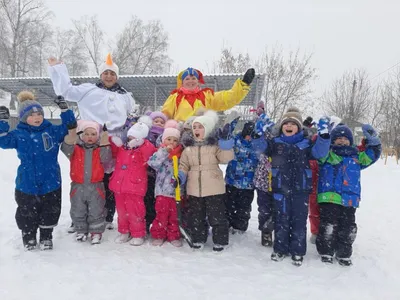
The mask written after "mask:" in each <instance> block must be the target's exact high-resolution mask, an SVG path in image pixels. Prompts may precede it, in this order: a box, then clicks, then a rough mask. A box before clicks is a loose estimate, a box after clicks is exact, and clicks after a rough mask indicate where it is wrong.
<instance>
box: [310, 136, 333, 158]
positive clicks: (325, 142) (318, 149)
mask: <svg viewBox="0 0 400 300" xmlns="http://www.w3.org/2000/svg"><path fill="white" fill-rule="evenodd" d="M330 146H331V138H330V137H329V138H322V137H321V136H319V135H318V136H317V140H316V142H315V144H314V146H313V147H312V149H311V155H312V156H313V157H314V159H317V160H318V159H320V158H323V157H325V156H327V155H328V153H329V148H330Z"/></svg>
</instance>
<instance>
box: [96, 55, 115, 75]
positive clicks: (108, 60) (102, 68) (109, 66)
mask: <svg viewBox="0 0 400 300" xmlns="http://www.w3.org/2000/svg"><path fill="white" fill-rule="evenodd" d="M107 70H110V71H113V72H114V73H115V74H117V78H118V77H119V68H118V66H117V65H116V64H115V63H114V62H113V60H112V58H111V54H110V53H108V54H107V58H106V61H105V62H104V63H102V64H101V65H100V67H99V76H100V77H101V74H103V72H104V71H107Z"/></svg>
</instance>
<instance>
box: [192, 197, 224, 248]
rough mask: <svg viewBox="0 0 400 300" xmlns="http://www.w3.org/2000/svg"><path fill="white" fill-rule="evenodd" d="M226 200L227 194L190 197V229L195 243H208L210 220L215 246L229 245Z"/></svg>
mask: <svg viewBox="0 0 400 300" xmlns="http://www.w3.org/2000/svg"><path fill="white" fill-rule="evenodd" d="M224 198H225V194H221V195H213V196H208V197H195V196H189V197H188V228H189V232H190V234H191V235H192V240H193V242H194V243H206V242H207V236H208V232H207V220H208V223H209V224H210V226H211V227H212V239H213V242H214V244H218V245H223V246H225V245H228V243H229V223H228V220H227V219H226V211H225V203H224ZM206 218H207V219H206Z"/></svg>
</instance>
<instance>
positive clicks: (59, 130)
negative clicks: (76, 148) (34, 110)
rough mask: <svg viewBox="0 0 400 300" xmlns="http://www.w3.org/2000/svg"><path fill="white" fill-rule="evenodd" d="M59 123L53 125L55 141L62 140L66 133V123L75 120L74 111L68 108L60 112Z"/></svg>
mask: <svg viewBox="0 0 400 300" xmlns="http://www.w3.org/2000/svg"><path fill="white" fill-rule="evenodd" d="M60 116H61V125H56V126H54V133H55V136H56V139H57V141H59V142H60V143H61V142H62V141H63V140H64V137H65V136H66V135H67V134H68V127H67V125H68V124H71V123H73V122H76V119H75V115H74V112H73V111H72V110H70V109H68V110H67V111H65V112H62V113H61V115H60Z"/></svg>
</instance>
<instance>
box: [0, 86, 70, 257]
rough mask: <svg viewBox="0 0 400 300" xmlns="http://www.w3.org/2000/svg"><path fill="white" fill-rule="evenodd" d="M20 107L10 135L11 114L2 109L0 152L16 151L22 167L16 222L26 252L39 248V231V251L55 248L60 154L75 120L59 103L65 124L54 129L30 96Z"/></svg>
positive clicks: (22, 99)
mask: <svg viewBox="0 0 400 300" xmlns="http://www.w3.org/2000/svg"><path fill="white" fill-rule="evenodd" d="M18 99H19V101H20V104H19V106H18V115H19V119H20V122H19V123H18V125H17V128H16V129H14V130H12V131H10V132H9V129H10V126H9V124H8V122H7V121H8V118H9V111H8V109H7V108H6V107H4V106H3V107H0V148H3V149H16V150H17V154H18V158H19V159H20V160H21V164H20V166H19V167H18V171H17V178H16V180H15V183H16V187H15V201H16V202H17V205H18V207H17V212H16V214H15V219H16V221H17V225H18V228H19V229H20V230H21V232H22V241H23V244H24V247H25V249H26V250H33V249H35V248H36V246H37V240H36V234H37V230H38V228H39V229H40V248H41V249H42V250H51V249H52V248H53V241H52V238H53V237H52V233H53V228H54V227H55V226H56V225H57V223H58V219H59V217H60V213H61V173H60V166H59V165H58V161H57V158H58V151H59V148H60V144H61V143H62V141H63V139H64V137H65V136H66V135H67V134H68V129H69V128H71V129H72V128H75V127H76V120H75V117H74V114H73V112H72V111H71V110H68V106H67V103H66V102H65V100H63V99H59V100H58V102H57V104H58V105H59V107H60V108H61V111H62V112H61V119H62V124H61V125H58V126H55V125H53V124H51V123H50V122H49V121H48V120H46V119H44V114H43V108H42V106H41V105H40V104H39V102H37V101H35V100H34V95H33V94H32V93H30V92H21V93H20V94H19V95H18Z"/></svg>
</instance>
